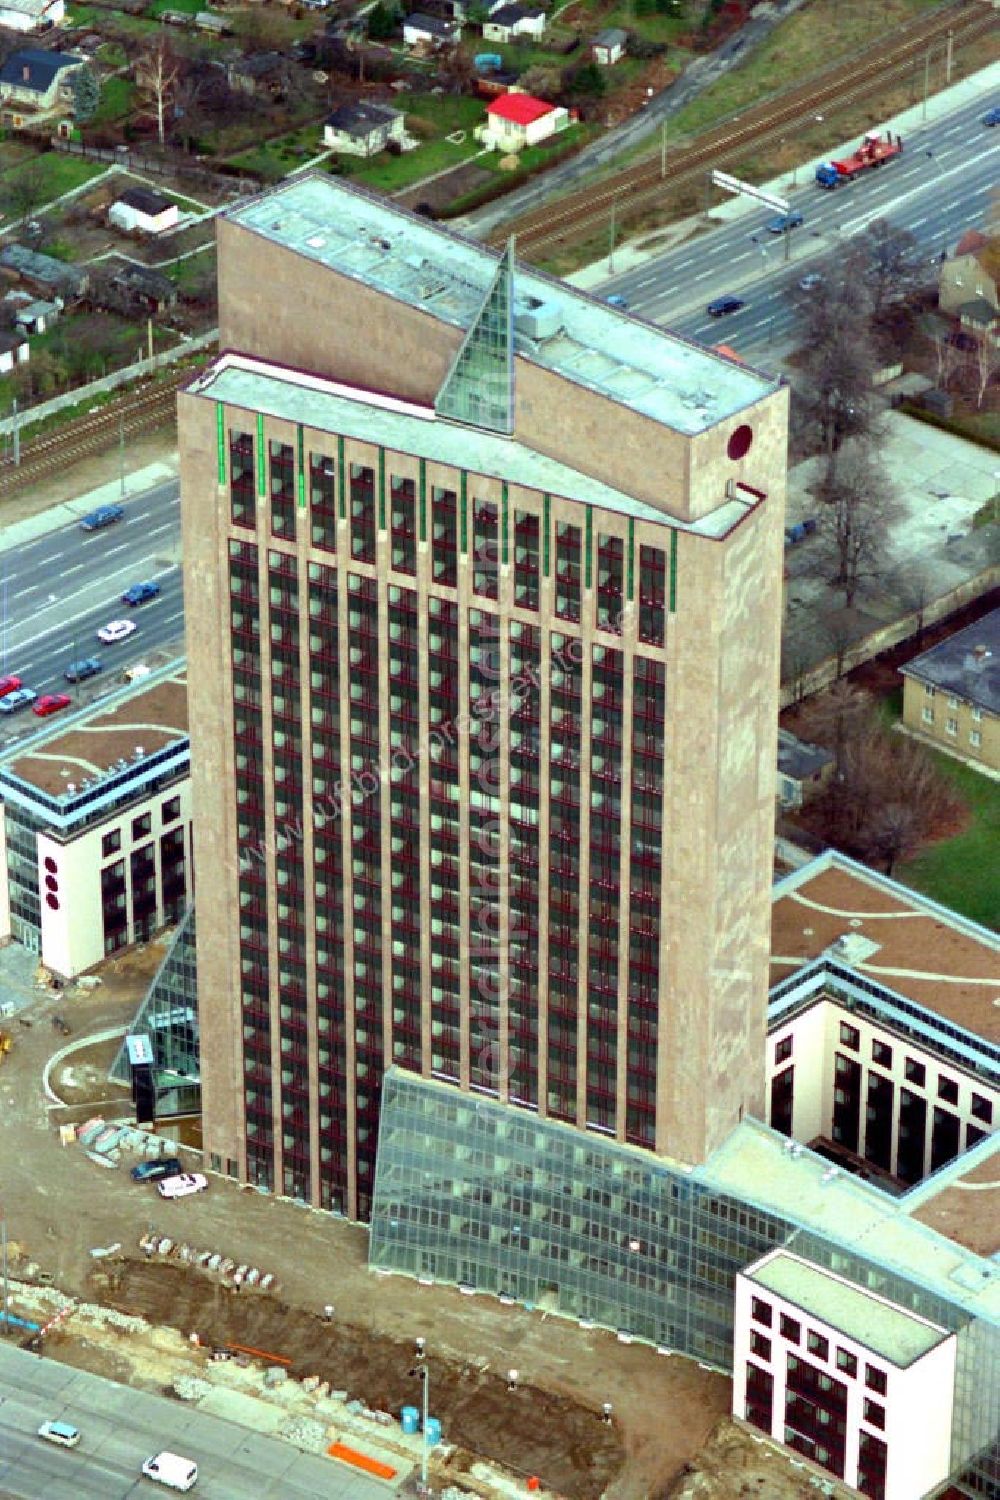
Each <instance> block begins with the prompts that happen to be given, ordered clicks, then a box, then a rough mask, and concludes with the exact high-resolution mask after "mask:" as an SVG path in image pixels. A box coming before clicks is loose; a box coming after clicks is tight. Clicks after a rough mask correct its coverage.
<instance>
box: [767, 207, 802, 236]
mask: <svg viewBox="0 0 1000 1500" xmlns="http://www.w3.org/2000/svg"><path fill="white" fill-rule="evenodd" d="M803 223H804V220H803V218H802V215H801V214H800V213H799V211H798V209H792V211H791V213H787V214H779V215H778V217H777V218H776V219H768V221H767V223H766V225H765V226H764V227H765V229H766V230H767V232H768V234H784V233H785V231H786V230H787V229H799V228H801V226H802V224H803Z"/></svg>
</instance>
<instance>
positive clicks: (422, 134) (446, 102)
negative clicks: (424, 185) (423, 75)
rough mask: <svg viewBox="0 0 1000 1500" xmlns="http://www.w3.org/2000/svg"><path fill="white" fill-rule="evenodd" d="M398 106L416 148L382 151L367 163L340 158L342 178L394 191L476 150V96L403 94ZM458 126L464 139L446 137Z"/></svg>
mask: <svg viewBox="0 0 1000 1500" xmlns="http://www.w3.org/2000/svg"><path fill="white" fill-rule="evenodd" d="M399 105H400V107H401V108H402V109H404V110H405V112H406V127H407V129H408V130H409V131H410V133H411V134H412V135H415V136H417V137H419V139H420V145H419V146H418V147H417V149H416V150H415V151H407V152H405V153H404V154H403V155H402V156H389V155H388V154H387V153H385V152H383V153H382V154H381V155H379V156H376V157H374V158H372V159H371V160H370V161H363V160H362V159H361V158H360V157H346V158H344V159H343V160H344V165H345V167H346V172H345V174H344V175H345V176H350V177H354V178H357V180H358V181H359V182H364V183H367V184H368V186H369V187H373V188H377V189H378V190H379V192H382V193H398V192H399V191H400V190H401V189H403V188H406V187H412V186H413V184H414V183H416V182H421V181H423V179H424V178H425V177H433V175H434V174H435V173H436V172H444V171H447V169H448V168H449V167H457V166H460V165H461V164H462V163H463V162H466V161H469V160H470V159H471V158H472V157H473V156H475V155H476V154H477V153H478V152H479V151H481V150H482V147H481V145H480V144H479V142H478V141H477V140H476V139H475V137H474V136H473V134H472V132H473V130H474V129H475V127H476V126H477V125H480V124H482V122H483V120H484V119H485V118H486V111H485V108H484V105H483V101H482V100H481V99H467V98H464V97H463V96H462V95H454V94H404V95H403V96H402V97H401V98H400V100H399ZM460 130H464V131H465V139H464V141H461V142H454V141H449V140H448V139H447V137H448V136H449V135H454V134H456V133H457V132H458V131H460Z"/></svg>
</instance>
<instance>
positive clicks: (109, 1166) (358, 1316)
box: [0, 942, 817, 1500]
mask: <svg viewBox="0 0 1000 1500" xmlns="http://www.w3.org/2000/svg"><path fill="white" fill-rule="evenodd" d="M18 951H19V950H15V949H7V950H5V951H4V953H3V954H2V955H0V960H2V962H3V965H4V966H5V967H7V968H8V969H9V966H10V964H12V963H13V962H14V956H15V954H16V953H17V952H18ZM162 952H163V948H162V946H161V944H160V943H159V942H156V943H152V944H149V945H148V946H146V947H145V948H143V949H140V950H137V951H136V952H134V953H131V954H129V955H127V956H125V957H122V958H118V959H114V960H111V961H109V962H108V963H106V964H105V965H103V966H102V969H101V973H100V978H101V982H100V983H99V984H94V983H92V982H90V983H88V984H87V985H86V986H85V987H80V988H77V989H75V990H74V991H73V992H72V993H69V994H67V992H65V991H56V990H54V989H53V988H51V987H50V986H48V985H46V984H45V983H44V979H43V980H42V981H40V982H38V983H37V985H36V976H35V973H34V967H33V965H28V964H24V963H22V965H21V971H20V975H19V976H18V977H16V978H15V979H13V980H12V979H10V978H9V977H8V976H3V975H0V987H2V988H3V991H4V998H5V999H6V1000H7V1003H8V1004H9V1005H12V1004H14V1003H16V1004H17V1007H18V1008H17V1010H16V1012H14V1013H13V1014H11V1013H8V1014H7V1016H6V1017H5V1019H4V1021H3V1029H4V1031H5V1033H6V1034H7V1036H8V1037H9V1038H10V1048H9V1051H8V1052H7V1053H6V1055H5V1056H4V1059H3V1062H2V1065H0V1130H2V1146H0V1154H2V1160H3V1162H4V1174H3V1189H4V1209H5V1213H6V1227H7V1235H8V1245H7V1266H8V1304H7V1306H8V1312H9V1314H10V1315H11V1316H12V1319H13V1318H16V1319H19V1320H21V1321H20V1322H17V1323H15V1322H13V1321H12V1322H11V1326H10V1327H9V1328H8V1330H7V1337H8V1338H11V1339H14V1340H17V1341H18V1342H21V1343H26V1344H27V1345H28V1346H29V1347H35V1348H37V1349H38V1352H40V1353H41V1354H43V1356H44V1357H46V1358H53V1359H59V1360H62V1361H65V1362H67V1363H69V1364H72V1365H74V1366H77V1367H80V1368H85V1369H88V1370H91V1371H93V1372H94V1373H97V1374H101V1375H105V1376H107V1377H110V1378H111V1379H114V1380H116V1381H119V1382H121V1383H124V1384H128V1385H130V1386H132V1387H134V1388H139V1389H145V1390H150V1391H156V1392H160V1393H163V1394H170V1395H172V1396H173V1397H175V1398H176V1399H178V1400H186V1401H192V1402H196V1403H198V1404H200V1405H204V1408H205V1409H206V1410H210V1411H212V1412H214V1413H216V1414H218V1415H224V1416H226V1417H228V1418H229V1419H230V1420H233V1421H237V1422H240V1423H242V1424H244V1425H246V1426H248V1427H252V1428H254V1429H255V1430H258V1431H261V1430H263V1431H268V1432H270V1433H272V1434H274V1435H280V1436H283V1437H284V1438H286V1440H288V1441H290V1442H293V1443H295V1444H297V1445H298V1446H299V1447H301V1448H303V1449H305V1450H306V1451H315V1452H323V1451H327V1452H329V1451H330V1449H331V1446H335V1445H338V1444H339V1445H340V1448H341V1450H342V1451H345V1452H347V1453H348V1454H350V1453H360V1454H362V1455H363V1456H364V1457H365V1459H366V1460H371V1461H372V1462H373V1463H375V1464H376V1465H377V1466H378V1467H379V1470H386V1471H388V1470H391V1471H392V1473H391V1475H389V1474H385V1475H384V1479H385V1484H386V1488H387V1491H391V1490H392V1489H393V1488H400V1487H403V1486H405V1485H406V1484H407V1482H408V1481H409V1480H410V1479H411V1478H412V1476H413V1474H414V1473H415V1472H419V1464H420V1443H421V1439H420V1437H419V1435H418V1436H413V1435H410V1434H407V1433H406V1432H404V1424H403V1421H402V1420H401V1418H402V1414H403V1411H404V1408H407V1407H410V1408H412V1407H414V1406H417V1405H419V1399H420V1388H419V1385H418V1384H417V1382H415V1381H414V1380H413V1378H412V1375H411V1373H410V1372H411V1370H412V1368H413V1362H414V1352H415V1349H416V1346H417V1343H416V1341H417V1340H418V1339H422V1340H424V1341H425V1344H424V1347H425V1350H426V1361H427V1367H428V1370H429V1378H430V1410H431V1413H432V1414H433V1415H434V1416H435V1417H436V1418H437V1419H438V1421H440V1423H441V1432H442V1440H441V1442H440V1443H439V1444H437V1445H436V1446H435V1447H434V1449H433V1451H432V1454H431V1466H430V1477H431V1481H432V1486H433V1487H434V1490H435V1492H436V1493H439V1494H442V1495H444V1494H449V1495H455V1494H458V1495H460V1494H468V1495H481V1496H491V1495H511V1496H513V1495H521V1494H527V1493H537V1494H540V1495H543V1496H544V1495H550V1496H561V1497H565V1500H597V1497H599V1496H602V1495H606V1496H608V1497H611V1500H666V1497H668V1496H669V1497H671V1500H673V1497H684V1500H695V1497H713V1500H714V1497H718V1500H739V1497H742V1496H747V1495H761V1494H764V1495H767V1496H775V1497H779V1500H780V1497H785V1496H787V1497H788V1500H792V1497H794V1496H797V1495H804V1494H810V1493H814V1492H815V1484H816V1482H817V1472H816V1471H811V1470H810V1469H809V1467H808V1466H793V1464H792V1462H791V1461H790V1460H789V1458H788V1457H787V1456H786V1455H783V1454H781V1453H779V1452H778V1451H777V1450H774V1449H772V1448H770V1447H769V1446H768V1445H766V1444H764V1443H762V1442H760V1441H759V1439H757V1438H755V1437H753V1436H751V1435H750V1433H749V1431H748V1430H746V1429H742V1428H740V1427H739V1426H738V1425H736V1424H734V1423H733V1422H732V1421H731V1420H730V1418H729V1416H728V1412H729V1405H730V1382H729V1380H728V1379H727V1378H726V1377H725V1376H723V1375H722V1374H720V1373H718V1372H715V1371H712V1370H708V1369H705V1368H702V1367H699V1366H698V1365H697V1364H695V1363H694V1362H692V1361H689V1360H686V1359H683V1358H681V1357H679V1356H676V1355H671V1356H668V1357H665V1356H663V1355H662V1354H657V1352H656V1351H655V1350H653V1349H651V1348H649V1347H647V1346H643V1345H639V1344H626V1343H622V1342H620V1341H619V1340H618V1339H617V1338H616V1336H615V1335H614V1334H613V1333H611V1332H609V1331H607V1330H602V1329H595V1328H589V1329H585V1328H581V1327H578V1326H577V1325H576V1324H575V1323H571V1322H568V1321H567V1320H565V1319H560V1318H556V1317H553V1316H551V1315H548V1314H547V1313H546V1312H545V1311H544V1310H542V1309H538V1308H528V1307H525V1306H522V1305H510V1306H506V1305H501V1303H500V1302H499V1301H498V1300H497V1299H495V1298H492V1297H485V1296H484V1297H479V1296H467V1295H463V1294H462V1293H461V1292H460V1291H459V1290H458V1289H457V1288H454V1287H448V1286H443V1285H440V1286H438V1285H434V1286H432V1285H423V1284H418V1283H417V1282H415V1281H412V1280H410V1279H408V1278H404V1277H394V1276H391V1277H390V1276H377V1275H374V1274H373V1273H372V1272H370V1271H369V1269H368V1266H367V1235H366V1232H365V1231H364V1230H363V1229H361V1228H360V1227H358V1226H355V1225H351V1224H348V1223H346V1222H345V1221H343V1220H339V1219H336V1218H333V1217H331V1216H329V1215H326V1214H323V1213H320V1212H316V1211H313V1210H310V1209H306V1208H303V1207H302V1206H301V1205H297V1204H293V1203H291V1202H288V1201H283V1200H281V1199H278V1198H274V1197H271V1196H268V1195H265V1194H261V1193H258V1192H256V1191H253V1190H247V1189H241V1188H239V1187H237V1185H236V1184H231V1183H227V1182H224V1181H220V1180H218V1179H215V1178H213V1179H211V1181H210V1186H209V1190H208V1191H207V1192H202V1193H198V1194H197V1195H195V1196H192V1197H190V1198H185V1199H182V1200H180V1201H173V1202H168V1201H165V1200H164V1199H162V1198H161V1197H159V1196H158V1194H157V1192H156V1188H155V1184H147V1185H140V1184H137V1183H134V1182H132V1180H131V1178H130V1175H129V1174H130V1168H131V1167H132V1166H134V1165H135V1164H136V1162H138V1161H141V1160H143V1159H144V1158H145V1157H147V1156H148V1155H150V1154H152V1153H153V1152H155V1151H158V1150H161V1149H162V1150H170V1151H175V1150H176V1151H179V1153H180V1154H181V1156H182V1159H183V1164H184V1166H185V1169H186V1170H197V1169H198V1168H199V1167H200V1165H201V1163H200V1156H199V1155H198V1154H197V1152H195V1151H194V1150H191V1149H189V1148H187V1147H186V1146H185V1145H184V1144H178V1142H177V1141H171V1140H169V1139H164V1140H163V1141H162V1142H161V1140H160V1139H159V1138H157V1139H156V1140H155V1142H154V1141H152V1140H150V1138H148V1137H146V1136H145V1135H144V1134H143V1133H141V1132H138V1131H136V1130H134V1129H132V1128H130V1127H129V1126H128V1123H127V1122H128V1117H129V1114H130V1101H129V1099H128V1094H127V1091H126V1090H124V1089H122V1088H121V1087H120V1086H118V1085H114V1084H109V1083H108V1082H107V1074H108V1069H109V1067H110V1064H111V1061H112V1059H113V1057H114V1054H115V1052H116V1050H117V1047H118V1046H119V1044H120V1038H121V1034H122V1032H123V1031H124V1029H125V1025H126V1023H127V1022H128V1020H129V1019H130V1018H131V1015H132V1014H133V1013H134V1007H135V1005H136V1003H137V1001H138V999H139V997H140V996H141V993H142V990H143V987H144V984H145V983H146V982H147V980H148V978H149V977H150V975H151V974H152V972H153V971H154V970H155V968H156V966H157V963H158V961H159V959H160V958H161V957H162ZM21 957H22V959H26V958H27V957H28V956H27V955H24V954H23V953H22V954H21ZM95 977H96V976H95ZM64 1013H69V1014H70V1015H71V1016H72V1035H71V1036H70V1037H69V1038H67V1037H66V1036H65V1035H64V1033H63V1031H62V1030H61V1029H60V1028H59V1027H58V1026H56V1025H54V1024H53V1017H56V1018H62V1017H63V1015H64ZM46 1086H47V1088H48V1093H46ZM191 1134H192V1132H190V1131H185V1132H184V1135H185V1137H189V1136H191ZM102 1145H103V1146H104V1147H105V1148H109V1147H110V1149H105V1150H104V1151H103V1152H102V1150H101V1149H100V1147H101V1146H102ZM42 1330H45V1331H44V1332H43V1331H42ZM333 1461H334V1460H331V1462H333ZM404 1492H405V1491H404Z"/></svg>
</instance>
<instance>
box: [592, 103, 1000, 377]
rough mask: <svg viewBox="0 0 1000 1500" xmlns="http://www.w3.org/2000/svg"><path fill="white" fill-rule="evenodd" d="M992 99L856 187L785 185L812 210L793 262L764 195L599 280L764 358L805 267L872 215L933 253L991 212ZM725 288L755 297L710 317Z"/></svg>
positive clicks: (686, 329)
mask: <svg viewBox="0 0 1000 1500" xmlns="http://www.w3.org/2000/svg"><path fill="white" fill-rule="evenodd" d="M989 102H992V101H987V100H980V101H978V102H977V103H976V104H974V105H973V104H970V105H965V106H963V107H962V108H960V109H958V110H956V111H955V112H954V113H952V114H949V115H947V116H946V117H944V118H943V119H940V120H938V121H936V122H935V123H934V124H933V125H928V126H926V127H921V128H920V129H919V130H917V131H915V132H911V134H910V135H908V136H906V137H905V138H904V151H903V155H902V156H901V157H899V158H897V159H896V160H895V161H893V162H892V163H890V164H889V165H888V166H886V167H885V168H883V169H882V170H881V171H877V172H870V173H868V174H867V176H863V177H862V178H861V180H860V181H858V182H856V183H854V184H852V185H851V186H850V187H842V188H837V189H834V190H833V191H828V190H824V189H822V188H820V187H817V186H816V184H815V182H813V181H812V180H811V175H812V174H811V173H809V174H807V173H806V172H805V171H803V172H802V174H801V177H802V179H803V181H802V185H801V186H798V187H794V188H792V189H791V190H790V192H789V193H788V197H789V199H790V202H791V204H792V207H793V208H795V209H798V210H799V212H801V213H802V214H803V216H804V219H805V223H804V224H803V226H802V227H801V228H800V229H795V230H793V231H792V232H791V236H790V245H789V249H790V252H791V261H790V263H789V264H788V265H785V263H784V260H783V253H784V246H783V244H782V243H781V237H780V236H771V235H769V234H768V233H767V232H766V230H765V228H764V226H765V224H766V223H767V221H768V219H770V218H773V217H774V214H773V212H771V211H770V210H768V209H766V208H764V207H763V206H759V207H756V208H754V209H753V210H750V211H748V212H746V213H745V214H741V215H740V216H739V217H738V218H736V219H735V220H732V221H730V222H728V223H726V224H723V225H721V226H720V227H719V228H717V229H714V230H712V231H711V232H709V233H706V234H702V235H699V236H698V237H697V238H695V239H693V240H688V241H686V242H685V243H684V244H682V245H680V246H678V247H677V248H676V249H675V250H671V251H669V252H668V253H666V254H664V255H660V256H657V257H656V258H654V259H651V260H648V261H647V262H646V263H645V264H644V265H641V266H637V267H635V268H634V269H632V270H630V271H628V272H627V273H625V274H621V275H618V276H615V277H612V278H611V279H609V280H608V281H607V282H606V283H605V284H603V285H602V287H601V291H602V293H604V294H605V295H607V294H609V293H617V294H618V295H620V296H622V297H624V298H625V299H626V300H627V302H628V304H629V306H630V307H631V308H632V310H633V311H634V312H636V313H638V314H640V315H641V316H642V317H645V318H650V319H652V320H653V321H655V322H657V323H661V324H667V325H669V326H670V327H671V328H675V329H676V330H677V331H678V332H679V333H684V334H687V335H688V336H689V337H692V338H696V339H699V340H701V341H702V342H705V343H709V344H714V343H718V342H720V341H724V342H726V343H727V344H731V345H732V346H733V347H734V348H735V349H736V350H737V351H738V352H740V353H743V352H744V351H747V352H750V351H753V353H754V354H755V355H757V356H758V357H759V354H760V352H761V351H762V350H766V348H767V345H768V344H772V343H773V344H781V343H784V342H786V341H787V338H788V335H789V333H790V331H791V328H792V324H793V322H794V317H795V309H794V298H793V296H792V292H793V290H794V288H795V286H796V284H797V282H798V280H799V278H800V277H801V276H803V275H804V274H805V272H806V271H808V270H811V269H814V268H815V267H817V266H818V264H819V262H820V261H821V260H822V258H823V257H824V256H829V255H836V254H837V253H838V252H839V249H840V247H841V246H842V245H843V244H844V243H845V242H846V241H847V240H848V239H849V238H850V237H851V236H852V235H855V234H859V233H860V232H861V231H862V230H863V229H865V228H866V226H867V225H869V224H870V223H872V222H873V220H875V219H880V218H884V219H888V220H889V221H890V222H891V223H892V224H894V225H896V226H897V227H898V228H902V229H909V230H911V231H912V232H913V234H914V235H915V236H916V238H917V240H918V242H919V245H920V247H921V251H922V253H923V254H925V255H926V256H927V258H928V259H932V258H933V257H935V256H938V255H940V252H941V251H942V250H954V247H955V242H956V241H957V240H958V238H959V236H960V235H961V233H962V231H963V230H964V229H966V228H968V227H970V226H973V225H979V224H980V223H981V222H982V219H983V216H984V211H985V209H986V207H987V204H988V202H989V199H990V196H991V194H992V193H993V192H995V191H996V187H997V178H998V170H997V162H998V156H1000V140H998V135H1000V131H997V130H989V129H987V128H986V127H985V126H983V125H982V124H981V123H980V119H981V117H982V115H983V114H984V113H985V111H986V108H987V104H988V103H989ZM807 176H808V178H809V179H810V180H806V179H807ZM723 293H733V294H735V295H736V296H738V297H741V298H742V299H743V300H744V301H745V302H746V304H747V306H746V307H745V308H744V310H743V311H742V312H738V313H733V314H731V315H729V316H728V317H724V318H711V317H709V316H708V315H707V314H706V311H705V309H706V306H707V304H708V303H709V302H711V301H712V300H713V299H714V298H716V297H718V296H720V295H721V294H723Z"/></svg>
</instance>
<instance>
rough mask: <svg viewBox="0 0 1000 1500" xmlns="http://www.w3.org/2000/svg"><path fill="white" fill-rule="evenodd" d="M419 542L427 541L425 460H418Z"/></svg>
mask: <svg viewBox="0 0 1000 1500" xmlns="http://www.w3.org/2000/svg"><path fill="white" fill-rule="evenodd" d="M420 540H421V541H422V542H426V541H427V460H426V458H422V459H421V460H420Z"/></svg>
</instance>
